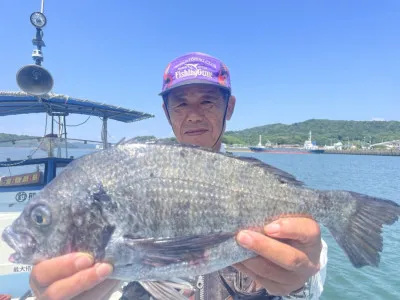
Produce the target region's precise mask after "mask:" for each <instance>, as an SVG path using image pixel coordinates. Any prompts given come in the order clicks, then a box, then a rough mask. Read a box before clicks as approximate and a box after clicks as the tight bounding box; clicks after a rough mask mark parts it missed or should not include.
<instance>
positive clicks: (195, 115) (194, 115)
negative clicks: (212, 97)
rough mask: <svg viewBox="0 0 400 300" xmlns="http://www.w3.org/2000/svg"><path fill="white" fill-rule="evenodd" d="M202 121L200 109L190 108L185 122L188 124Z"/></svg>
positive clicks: (202, 116) (202, 114) (202, 115)
mask: <svg viewBox="0 0 400 300" xmlns="http://www.w3.org/2000/svg"><path fill="white" fill-rule="evenodd" d="M203 119H204V113H203V111H202V110H201V109H198V108H196V107H193V108H190V110H189V112H188V117H187V120H188V121H189V122H201V121H203Z"/></svg>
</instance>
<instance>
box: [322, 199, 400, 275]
mask: <svg viewBox="0 0 400 300" xmlns="http://www.w3.org/2000/svg"><path fill="white" fill-rule="evenodd" d="M345 193H346V194H347V197H345V198H346V200H347V201H348V202H347V203H345V204H344V210H346V209H348V208H349V207H350V206H351V205H354V204H355V207H353V209H351V210H352V213H351V214H350V216H349V215H348V214H346V213H343V214H342V215H341V218H342V219H337V220H336V221H338V222H332V223H331V224H329V225H327V227H328V229H329V231H330V232H331V233H332V235H333V237H334V238H335V240H336V241H337V243H338V244H339V245H340V247H341V248H342V249H343V250H344V251H345V253H346V254H347V256H348V257H349V259H350V261H351V263H352V264H353V265H354V266H355V267H356V268H360V267H363V266H367V265H370V266H374V267H378V265H379V262H380V252H381V251H382V246H383V238H382V226H383V225H392V224H393V223H395V222H396V221H397V220H398V218H399V216H400V206H399V205H398V204H397V203H395V202H393V201H390V200H385V199H379V198H375V197H371V196H367V195H363V194H359V193H355V192H345ZM346 215H347V216H346ZM343 224H345V226H342V225H343Z"/></svg>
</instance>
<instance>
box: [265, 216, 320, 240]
mask: <svg viewBox="0 0 400 300" xmlns="http://www.w3.org/2000/svg"><path fill="white" fill-rule="evenodd" d="M264 232H265V234H267V235H269V236H271V237H274V238H280V239H290V240H293V241H296V242H299V243H301V244H314V243H315V241H320V240H321V230H320V227H319V224H318V223H317V222H315V221H314V220H313V219H310V218H299V217H296V218H289V217H284V218H280V219H278V220H276V221H274V222H272V223H270V224H267V225H266V226H265V228H264Z"/></svg>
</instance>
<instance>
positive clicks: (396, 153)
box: [324, 149, 400, 156]
mask: <svg viewBox="0 0 400 300" xmlns="http://www.w3.org/2000/svg"><path fill="white" fill-rule="evenodd" d="M324 154H347V155H379V156H400V150H396V149H392V150H382V149H381V150H373V149H365V150H364V149H363V150H354V149H352V150H325V152H324Z"/></svg>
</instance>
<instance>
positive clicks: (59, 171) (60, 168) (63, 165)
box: [56, 163, 68, 176]
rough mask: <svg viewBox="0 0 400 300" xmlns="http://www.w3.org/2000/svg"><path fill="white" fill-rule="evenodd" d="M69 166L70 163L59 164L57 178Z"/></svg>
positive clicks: (57, 165)
mask: <svg viewBox="0 0 400 300" xmlns="http://www.w3.org/2000/svg"><path fill="white" fill-rule="evenodd" d="M67 165H68V163H57V164H56V176H58V175H59V174H60V173H61V172H62V171H63V170H64V169H65V167H66V166H67Z"/></svg>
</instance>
